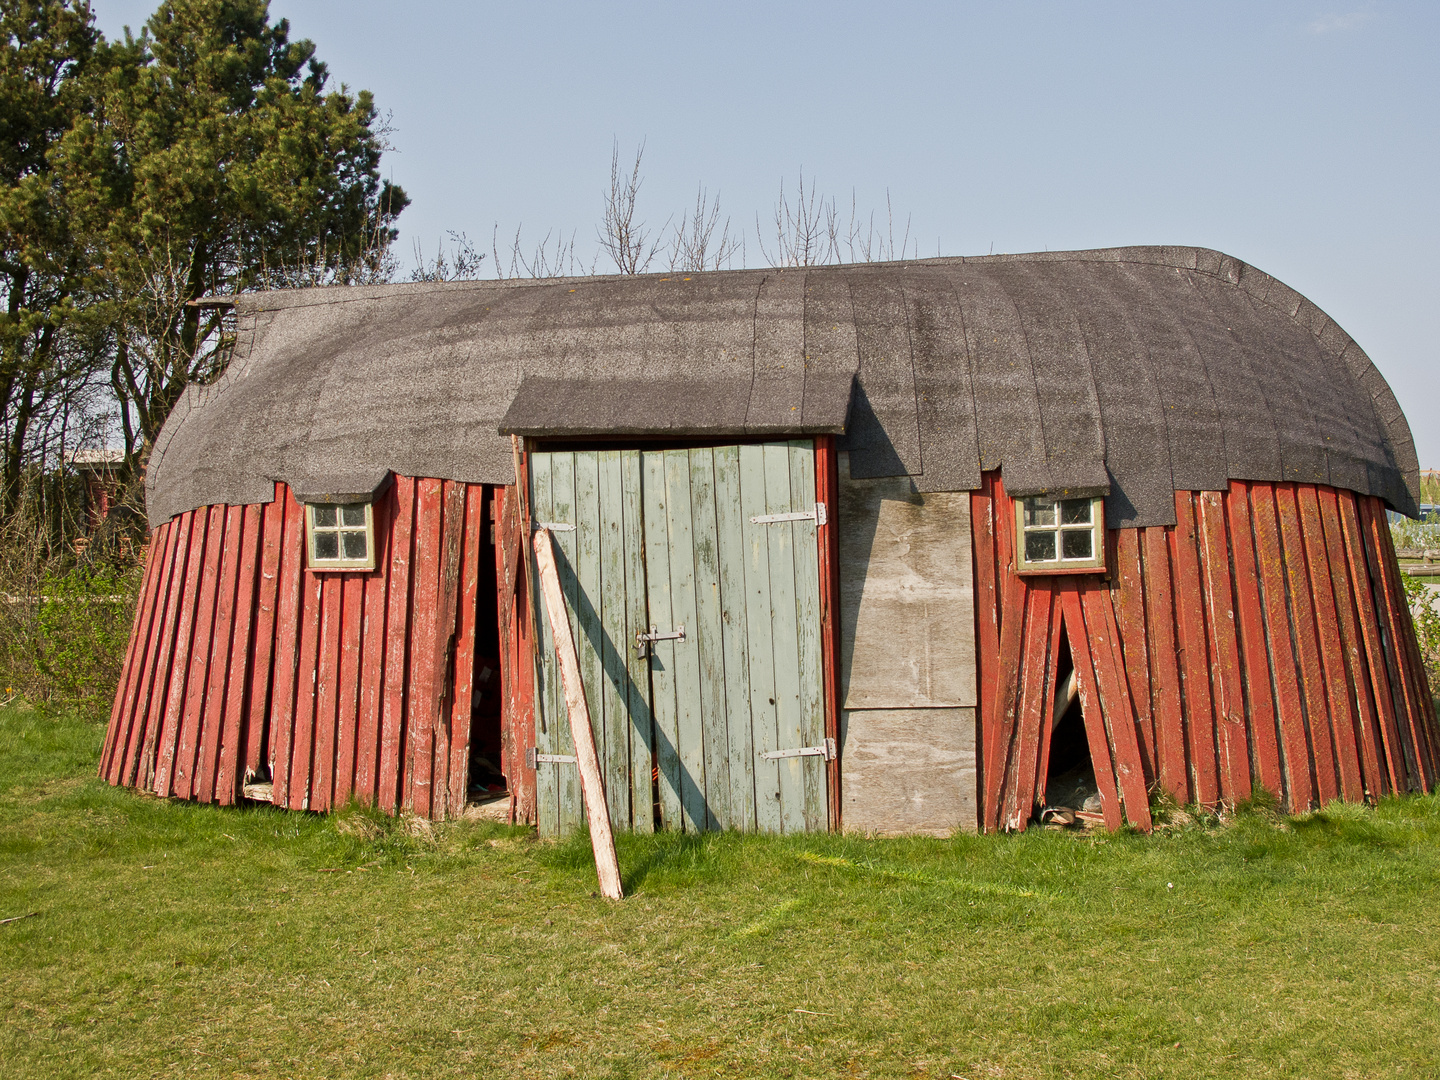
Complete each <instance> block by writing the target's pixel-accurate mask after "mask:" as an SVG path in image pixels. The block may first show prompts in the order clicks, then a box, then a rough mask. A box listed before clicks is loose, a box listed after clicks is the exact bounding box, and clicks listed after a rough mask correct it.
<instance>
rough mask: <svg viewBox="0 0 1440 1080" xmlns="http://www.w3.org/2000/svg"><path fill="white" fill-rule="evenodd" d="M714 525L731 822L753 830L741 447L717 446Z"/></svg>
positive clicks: (741, 828) (753, 783) (746, 829)
mask: <svg viewBox="0 0 1440 1080" xmlns="http://www.w3.org/2000/svg"><path fill="white" fill-rule="evenodd" d="M714 461H715V525H716V538H717V543H718V546H719V555H720V558H719V564H720V599H721V605H720V606H721V613H720V620H721V625H722V636H723V644H724V664H725V702H726V705H727V708H726V716H725V723H726V743H727V760H726V774H727V776H728V777H729V781H730V798H729V805H730V821H731V823H732V824H731V827H733V828H736V829H740V830H741V831H743V832H753V831H754V830H755V829H756V828H757V825H756V820H755V766H756V763H757V759H756V757H755V740H754V735H753V732H752V730H751V724H750V660H749V630H748V627H747V624H746V615H745V612H746V607H747V604H746V591H745V553H746V547H745V530H744V527H743V521H744V519H743V518H742V514H743V512H744V508H743V507H742V505H741V500H740V448H739V447H738V446H721V447H717V448H716V449H715V458H714Z"/></svg>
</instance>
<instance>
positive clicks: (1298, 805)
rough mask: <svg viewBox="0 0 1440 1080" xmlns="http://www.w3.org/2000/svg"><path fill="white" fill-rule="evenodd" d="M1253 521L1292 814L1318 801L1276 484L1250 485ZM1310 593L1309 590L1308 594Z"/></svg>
mask: <svg viewBox="0 0 1440 1080" xmlns="http://www.w3.org/2000/svg"><path fill="white" fill-rule="evenodd" d="M1250 507H1251V524H1252V526H1253V527H1254V530H1255V560H1256V563H1257V565H1258V566H1259V570H1260V585H1261V587H1262V589H1263V590H1264V597H1263V598H1264V603H1265V629H1266V636H1267V638H1268V641H1269V645H1270V671H1271V674H1272V676H1273V677H1274V680H1275V710H1276V712H1277V714H1278V715H1279V722H1280V749H1281V750H1282V752H1283V754H1284V758H1283V760H1282V762H1281V767H1282V769H1283V770H1284V776H1285V784H1284V794H1285V806H1286V808H1287V809H1288V810H1289V811H1290V813H1292V814H1297V813H1301V812H1303V811H1305V810H1308V809H1309V808H1310V805H1311V803H1312V802H1313V800H1314V787H1313V786H1312V781H1311V775H1312V772H1311V768H1310V746H1309V743H1308V741H1307V739H1306V736H1305V702H1304V697H1303V691H1302V690H1301V685H1300V677H1301V670H1300V664H1299V661H1298V660H1297V657H1296V652H1295V648H1294V646H1292V635H1293V634H1294V632H1295V631H1294V628H1293V627H1292V624H1291V620H1290V613H1289V609H1288V605H1287V602H1286V598H1287V596H1288V595H1289V588H1288V585H1287V577H1288V575H1287V570H1286V566H1285V555H1284V551H1283V549H1282V547H1281V537H1280V526H1279V522H1278V516H1279V508H1278V506H1277V505H1276V500H1275V485H1273V484H1259V483H1256V484H1252V485H1250ZM1307 595H1308V594H1307Z"/></svg>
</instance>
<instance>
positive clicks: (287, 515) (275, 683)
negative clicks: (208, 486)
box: [100, 477, 515, 818]
mask: <svg viewBox="0 0 1440 1080" xmlns="http://www.w3.org/2000/svg"><path fill="white" fill-rule="evenodd" d="M303 514H304V508H303V507H302V506H301V505H300V504H299V503H298V502H297V501H296V500H295V498H294V496H293V495H292V494H291V493H290V491H289V490H288V488H286V487H285V485H283V484H277V485H276V499H275V502H273V503H271V504H269V505H265V506H230V507H226V506H214V507H202V508H200V509H197V510H193V511H190V512H189V513H185V514H180V515H178V516H177V517H175V518H172V519H171V520H170V521H167V522H165V523H164V524H163V525H161V526H160V527H159V528H157V529H156V530H155V531H154V533H153V534H152V535H151V539H150V551H149V558H148V560H147V565H146V573H145V580H144V583H143V586H142V590H141V600H140V604H139V608H138V610H137V612H136V616H135V625H134V630H133V632H132V634H131V637H130V646H129V652H128V654H127V656H126V661H125V666H124V669H123V671H122V675H121V679H120V685H119V688H118V690H117V692H116V697H115V705H114V709H113V711H112V714H111V720H110V729H109V732H108V733H107V735H106V741H105V747H104V751H103V753H102V757H101V763H100V773H101V775H102V776H104V777H105V778H106V779H108V780H109V781H110V782H111V783H114V784H126V785H135V786H139V787H142V788H145V789H147V790H150V791H154V792H155V793H156V794H160V795H174V796H177V797H179V798H187V799H198V800H201V801H214V802H219V803H224V804H229V803H234V802H235V801H236V800H237V799H238V798H239V796H240V789H241V787H242V785H243V784H244V783H245V780H246V777H247V776H253V775H255V774H256V773H257V772H259V771H261V768H262V765H264V764H268V765H269V766H270V770H271V774H272V779H273V796H272V798H273V801H274V802H275V803H276V804H277V805H281V806H287V807H290V808H292V809H310V810H328V809H330V808H332V807H335V806H338V805H342V804H343V803H345V802H346V801H347V800H348V799H349V798H350V797H351V796H352V795H353V796H354V797H356V798H357V799H359V800H360V801H361V802H364V803H367V804H371V805H378V806H380V807H382V808H384V809H385V810H387V811H390V812H392V813H393V812H396V811H397V810H398V809H402V808H403V809H410V810H413V811H414V812H415V813H417V814H420V815H422V816H425V817H432V818H443V817H447V816H453V815H456V814H458V813H460V812H461V810H463V809H464V805H465V795H466V783H467V779H468V777H467V769H468V757H469V737H470V706H471V695H472V691H473V687H472V686H471V682H472V675H473V670H474V657H475V640H476V620H477V617H481V616H479V613H478V612H477V600H476V594H477V590H478V583H479V560H480V557H481V553H482V550H483V547H484V543H485V535H484V533H483V532H482V530H484V529H488V528H489V526H490V522H489V521H488V520H487V515H486V511H485V491H484V488H483V487H482V486H481V485H467V484H462V483H456V482H454V481H449V480H446V481H440V480H421V481H416V480H413V479H410V478H407V477H397V478H396V479H395V483H394V484H393V485H392V486H391V487H390V489H389V491H388V492H387V493H386V494H385V495H383V496H382V497H381V498H380V499H379V500H377V502H376V504H375V539H376V546H377V551H376V569H375V570H374V571H371V572H359V573H335V572H328V573H311V572H309V571H307V570H306V569H305V565H304V533H305V530H304V524H303ZM511 775H515V773H513V772H512V773H511Z"/></svg>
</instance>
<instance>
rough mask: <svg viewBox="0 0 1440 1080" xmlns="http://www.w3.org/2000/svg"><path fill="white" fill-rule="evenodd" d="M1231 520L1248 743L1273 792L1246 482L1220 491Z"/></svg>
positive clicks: (1276, 754) (1274, 770) (1266, 675)
mask: <svg viewBox="0 0 1440 1080" xmlns="http://www.w3.org/2000/svg"><path fill="white" fill-rule="evenodd" d="M1225 513H1226V515H1227V518H1228V520H1229V525H1230V552H1231V558H1232V559H1234V561H1235V616H1236V620H1235V623H1236V630H1237V631H1238V633H1239V641H1240V656H1241V663H1242V670H1243V671H1244V678H1245V696H1246V699H1247V700H1248V702H1249V705H1250V708H1249V713H1248V717H1249V721H1250V740H1249V741H1250V746H1251V748H1252V749H1253V751H1254V754H1255V772H1256V776H1257V778H1258V779H1259V781H1260V785H1261V787H1263V788H1264V789H1265V790H1266V791H1268V792H1270V793H1271V794H1272V795H1276V796H1278V795H1279V794H1280V793H1281V792H1282V791H1283V790H1284V788H1285V779H1284V774H1283V773H1282V772H1281V770H1280V743H1279V738H1278V729H1277V727H1276V721H1275V696H1274V694H1273V693H1271V690H1270V653H1269V649H1268V647H1267V646H1266V643H1265V612H1264V606H1263V603H1262V601H1261V599H1260V569H1259V566H1258V565H1257V564H1256V561H1255V540H1254V535H1253V531H1252V529H1251V527H1250V485H1249V484H1248V483H1246V482H1245V481H1243V480H1232V481H1230V490H1229V492H1227V493H1226V496H1225Z"/></svg>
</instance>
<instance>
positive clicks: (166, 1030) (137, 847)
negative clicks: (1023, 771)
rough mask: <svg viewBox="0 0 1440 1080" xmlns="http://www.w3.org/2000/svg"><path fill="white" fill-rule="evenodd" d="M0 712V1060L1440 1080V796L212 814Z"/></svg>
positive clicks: (93, 742)
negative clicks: (903, 836) (571, 826)
mask: <svg viewBox="0 0 1440 1080" xmlns="http://www.w3.org/2000/svg"><path fill="white" fill-rule="evenodd" d="M101 733H102V729H101V727H100V726H98V725H95V724H92V723H89V722H86V721H85V720H82V719H79V718H76V717H74V716H64V715H60V716H57V715H47V714H42V713H39V712H35V711H30V710H28V709H24V710H22V709H14V708H11V709H5V710H0V918H3V917H8V916H13V915H23V914H27V913H29V912H39V914H38V915H36V916H35V917H34V918H28V919H23V920H21V921H18V922H12V923H9V924H5V925H0V1009H3V1015H4V1018H5V1020H4V1024H3V1026H0V1062H3V1066H0V1074H3V1075H4V1076H5V1077H7V1078H16V1077H30V1076H65V1077H71V1076H90V1075H114V1076H122V1077H132V1076H164V1077H172V1076H175V1077H180V1076H205V1077H349V1076H363V1077H377V1078H378V1077H422V1076H457V1077H490V1076H494V1077H501V1076H534V1077H551V1076H558V1075H577V1076H598V1077H663V1076H674V1077H679V1076H767V1077H768V1076H821V1077H831V1076H874V1077H891V1076H901V1077H911V1076H925V1077H942V1078H943V1077H949V1076H951V1075H958V1076H964V1077H969V1078H971V1080H978V1078H981V1077H1032V1076H1035V1077H1039V1076H1044V1077H1049V1076H1086V1077H1089V1076H1124V1077H1152V1076H1177V1077H1181V1076H1183V1077H1205V1076H1234V1077H1270V1076H1294V1077H1331V1076H1336V1077H1372V1076H1381V1075H1384V1076H1404V1077H1412V1076H1440V1065H1437V1059H1440V1050H1437V1048H1440V1004H1437V999H1440V933H1437V930H1440V914H1437V910H1440V905H1437V902H1436V901H1437V896H1440V890H1437V887H1440V800H1437V799H1435V798H1429V797H1425V798H1407V799H1396V800H1390V801H1387V802H1385V803H1383V804H1382V805H1381V806H1380V807H1379V808H1378V809H1374V810H1367V809H1363V808H1353V807H1351V808H1342V807H1335V808H1332V809H1330V810H1327V811H1325V812H1323V813H1317V814H1313V815H1309V816H1307V817H1304V818H1301V819H1294V820H1289V821H1280V820H1276V819H1274V818H1272V817H1269V816H1267V815H1266V814H1264V813H1262V812H1255V813H1251V814H1242V815H1240V816H1239V817H1238V818H1237V819H1235V820H1234V821H1233V822H1231V823H1229V824H1227V825H1224V826H1221V827H1214V826H1212V827H1200V826H1187V827H1183V828H1175V829H1172V830H1170V831H1169V832H1167V833H1164V834H1161V835H1156V836H1154V837H1142V836H1132V835H1121V836H1116V837H1106V836H1087V835H1074V834H1069V833H1055V832H1032V833H1028V834H1026V835H1023V836H1013V837H978V838H977V837H963V838H957V839H954V840H895V841H862V840H856V839H845V838H836V837H828V836H814V837H805V838H798V839H785V840H777V839H761V838H755V837H739V836H712V837H703V838H699V839H696V838H685V837H677V836H667V837H661V838H656V839H642V838H634V837H622V838H621V843H620V861H621V867H622V870H623V872H624V876H625V879H626V886H627V890H628V891H629V893H630V897H629V898H628V899H627V900H625V901H624V902H622V903H619V904H611V903H609V902H606V901H604V900H600V899H596V898H595V897H594V895H593V892H594V889H595V883H594V877H593V874H594V871H593V866H592V864H591V861H590V856H589V851H588V846H587V845H586V843H585V842H584V840H583V839H577V840H575V841H572V842H569V843H565V844H544V843H536V842H533V841H531V840H530V839H529V838H528V835H527V834H526V833H525V832H524V831H522V830H512V829H508V828H502V827H498V826H485V825H479V824H456V825H451V826H446V827H440V828H437V829H436V830H434V832H433V834H431V833H429V832H427V830H426V829H425V828H424V827H423V826H417V825H413V824H412V825H410V826H408V827H407V826H406V825H405V824H403V823H393V822H390V821H388V820H384V819H381V818H377V817H375V816H373V815H369V814H366V813H363V812H359V811H354V810H352V811H350V812H348V813H344V814H340V815H334V816H328V817H327V816H319V815H304V814H286V813H281V812H278V811H273V810H268V809H245V810H222V809H219V808H215V807H201V806H192V805H184V804H179V803H174V802H166V801H161V800H158V799H152V798H146V797H143V796H139V795H136V794H134V793H132V792H128V791H119V790H114V789H111V788H109V787H108V786H106V785H105V784H103V783H101V782H100V781H98V780H96V779H94V778H93V771H94V760H95V755H96V752H97V748H98V745H99V740H100V738H101Z"/></svg>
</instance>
